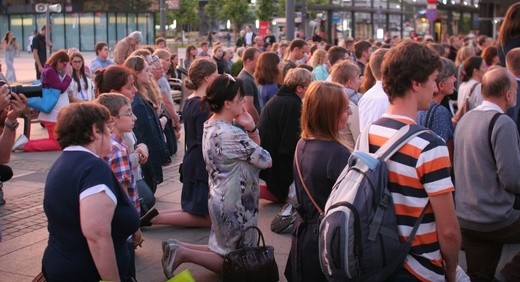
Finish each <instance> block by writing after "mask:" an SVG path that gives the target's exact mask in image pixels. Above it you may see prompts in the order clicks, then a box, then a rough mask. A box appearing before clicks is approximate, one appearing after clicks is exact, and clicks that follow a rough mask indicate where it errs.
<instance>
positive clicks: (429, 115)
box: [425, 104, 440, 129]
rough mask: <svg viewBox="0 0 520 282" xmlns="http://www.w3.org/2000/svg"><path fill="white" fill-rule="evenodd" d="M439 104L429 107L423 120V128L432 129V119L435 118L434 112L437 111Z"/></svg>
mask: <svg viewBox="0 0 520 282" xmlns="http://www.w3.org/2000/svg"><path fill="white" fill-rule="evenodd" d="M439 106H440V105H439V104H435V105H434V106H433V107H431V108H430V109H429V110H428V113H427V114H426V120H425V126H426V127H427V128H428V129H432V125H433V117H434V116H435V112H436V111H437V108H438V107H439Z"/></svg>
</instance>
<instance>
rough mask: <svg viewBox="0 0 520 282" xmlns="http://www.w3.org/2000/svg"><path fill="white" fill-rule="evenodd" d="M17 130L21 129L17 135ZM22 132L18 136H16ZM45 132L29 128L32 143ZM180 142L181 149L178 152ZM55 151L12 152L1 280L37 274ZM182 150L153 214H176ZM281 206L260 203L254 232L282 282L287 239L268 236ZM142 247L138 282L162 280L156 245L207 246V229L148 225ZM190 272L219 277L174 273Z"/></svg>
mask: <svg viewBox="0 0 520 282" xmlns="http://www.w3.org/2000/svg"><path fill="white" fill-rule="evenodd" d="M19 131H20V130H19ZM19 133H21V131H20V132H19ZM45 135H46V131H45V129H43V128H41V126H40V125H39V124H37V123H34V124H33V125H32V129H31V138H38V137H44V136H45ZM182 142H183V140H181V144H180V146H179V147H180V148H182V146H183V145H182ZM59 154H60V152H42V153H13V154H12V156H11V162H10V163H9V165H10V166H11V167H12V168H13V171H14V177H13V179H11V180H10V181H8V182H6V183H4V192H5V199H6V201H7V203H6V204H5V205H4V206H0V224H1V226H2V227H1V228H2V230H3V241H2V242H0V281H31V280H32V278H34V277H35V276H36V275H37V274H38V273H39V272H40V269H41V259H42V255H43V251H44V249H45V247H46V245H47V238H48V232H47V228H46V227H47V219H46V217H45V214H44V212H43V206H42V203H43V188H44V185H45V179H46V177H47V172H48V171H49V168H50V167H51V165H52V163H53V162H54V160H55V159H56V158H57V157H58V156H59ZM182 154H183V152H182V150H181V152H179V153H178V154H177V155H176V156H174V159H173V164H172V165H170V166H168V167H165V168H164V174H165V175H164V178H165V179H164V182H163V183H162V184H160V185H159V187H158V189H157V193H156V197H157V204H156V207H157V208H158V210H159V211H160V210H164V209H172V208H173V209H177V208H179V209H180V198H181V188H182V184H181V183H180V182H179V176H178V173H177V171H178V166H179V163H180V162H181V161H182ZM279 209H280V205H276V204H271V203H269V202H266V201H263V200H261V201H260V218H259V224H258V225H259V227H260V229H261V230H262V232H263V233H264V236H265V239H266V244H269V245H272V246H274V249H275V255H276V260H277V263H278V269H279V273H280V277H281V281H284V280H285V279H284V278H283V270H284V269H285V264H286V260H287V255H288V253H289V249H290V245H291V244H290V235H289V234H284V235H278V234H275V233H273V232H271V230H270V228H269V225H270V222H271V219H272V218H273V217H274V216H275V214H276V212H277V211H278V210H279ZM143 234H144V238H145V242H144V243H143V247H142V248H140V249H138V250H137V252H136V269H137V278H138V281H165V280H166V279H165V276H164V274H163V271H162V266H161V261H160V260H161V255H162V251H161V242H162V241H163V240H166V239H169V238H176V239H178V240H180V241H185V242H189V243H194V244H206V243H207V241H208V234H209V229H208V228H176V227H171V226H153V227H147V228H144V229H143ZM185 268H187V269H189V270H190V271H191V273H192V275H193V276H194V278H195V279H196V281H220V280H221V278H220V276H219V275H217V274H214V273H212V272H211V271H209V270H206V269H204V268H202V267H199V266H196V265H194V264H183V265H181V266H180V267H179V268H178V270H177V271H176V272H179V271H182V270H183V269H185Z"/></svg>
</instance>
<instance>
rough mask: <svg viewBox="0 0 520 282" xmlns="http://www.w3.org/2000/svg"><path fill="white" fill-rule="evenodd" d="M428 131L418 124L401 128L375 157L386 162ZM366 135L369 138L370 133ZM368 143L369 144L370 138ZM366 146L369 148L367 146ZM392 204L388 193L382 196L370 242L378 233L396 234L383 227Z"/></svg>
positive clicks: (373, 220) (369, 236)
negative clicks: (416, 137)
mask: <svg viewBox="0 0 520 282" xmlns="http://www.w3.org/2000/svg"><path fill="white" fill-rule="evenodd" d="M367 131H368V130H367ZM426 131H428V129H425V128H424V127H422V126H419V125H416V124H412V125H405V126H403V127H401V128H400V129H399V130H398V131H397V132H396V133H394V135H393V136H392V137H390V139H388V141H386V142H385V144H384V145H383V146H381V147H380V148H379V150H377V152H376V153H375V155H376V156H377V157H379V158H381V159H383V160H384V161H385V162H386V161H387V160H388V159H389V158H390V157H391V156H392V155H393V154H395V152H397V151H398V150H399V149H400V148H401V147H403V146H404V145H405V144H406V143H408V141H410V140H411V139H412V138H414V137H415V136H417V135H419V134H421V133H423V132H426ZM365 134H366V135H367V137H368V133H365ZM363 138H364V137H363ZM366 141H367V143H368V138H367V140H366ZM365 145H366V146H368V145H367V144H365ZM391 204H392V195H391V194H390V193H389V192H388V191H386V192H384V193H383V194H382V195H381V199H380V200H379V205H378V207H377V209H376V212H375V214H374V217H373V219H372V223H371V224H370V230H369V234H368V240H372V241H374V240H375V239H376V238H377V234H378V233H383V234H388V235H390V236H391V235H392V234H393V233H395V231H392V230H385V228H383V227H382V226H381V223H382V222H383V215H384V212H385V210H386V209H387V208H388V207H389V206H391ZM420 220H422V218H420ZM420 220H419V222H420ZM414 235H415V234H414Z"/></svg>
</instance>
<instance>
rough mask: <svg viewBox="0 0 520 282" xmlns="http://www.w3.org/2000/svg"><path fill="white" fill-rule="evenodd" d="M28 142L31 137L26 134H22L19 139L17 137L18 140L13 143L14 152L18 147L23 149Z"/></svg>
mask: <svg viewBox="0 0 520 282" xmlns="http://www.w3.org/2000/svg"><path fill="white" fill-rule="evenodd" d="M27 142H29V139H28V138H27V136H25V135H23V134H22V135H20V137H18V139H16V141H14V145H13V152H14V151H15V150H18V149H21V147H22V146H23V145H25V144H27Z"/></svg>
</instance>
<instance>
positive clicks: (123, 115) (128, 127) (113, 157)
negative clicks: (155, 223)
mask: <svg viewBox="0 0 520 282" xmlns="http://www.w3.org/2000/svg"><path fill="white" fill-rule="evenodd" d="M96 102H97V103H98V104H101V105H103V106H105V107H106V108H107V109H108V111H109V112H110V115H111V116H112V119H113V128H112V138H111V152H110V154H108V155H107V156H106V157H105V160H106V161H107V162H108V165H109V166H110V168H111V169H112V171H113V172H114V175H115V176H116V178H117V180H118V181H119V183H120V184H121V187H122V188H123V189H124V191H125V192H126V194H127V195H128V197H129V198H130V201H131V202H132V203H134V205H135V208H136V209H137V212H138V213H140V206H139V195H138V192H137V187H136V182H135V177H134V173H133V170H132V164H131V163H130V158H129V155H130V154H129V153H128V149H127V146H126V144H125V142H124V141H123V135H124V134H125V133H127V132H132V129H133V128H134V125H135V121H136V120H137V118H136V117H135V115H134V113H133V112H132V105H131V103H130V100H129V99H128V98H127V97H125V96H123V95H121V94H118V93H107V94H101V95H100V96H99V97H98V98H97V100H96ZM145 157H147V156H145V155H144V154H141V156H140V158H145ZM143 241H144V240H143V236H142V233H141V230H140V229H138V230H137V232H135V233H134V235H133V236H132V237H131V238H130V239H129V240H128V249H129V251H130V257H131V260H130V262H131V264H130V267H129V271H128V273H127V277H126V278H132V277H133V278H135V248H137V246H141V244H142V242H143Z"/></svg>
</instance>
